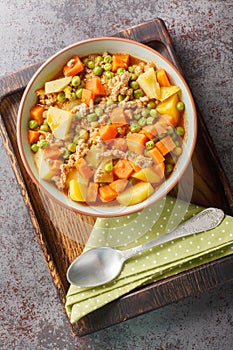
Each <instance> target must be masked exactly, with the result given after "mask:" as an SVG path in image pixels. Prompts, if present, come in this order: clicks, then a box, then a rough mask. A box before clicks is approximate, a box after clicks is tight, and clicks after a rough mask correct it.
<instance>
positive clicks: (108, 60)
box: [104, 55, 112, 63]
mask: <svg viewBox="0 0 233 350" xmlns="http://www.w3.org/2000/svg"><path fill="white" fill-rule="evenodd" d="M110 62H112V56H110V55H106V56H105V57H104V63H110Z"/></svg>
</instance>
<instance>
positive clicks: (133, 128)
mask: <svg viewBox="0 0 233 350" xmlns="http://www.w3.org/2000/svg"><path fill="white" fill-rule="evenodd" d="M140 130H141V127H140V125H139V124H138V123H132V124H131V125H130V131H131V132H139V131H140Z"/></svg>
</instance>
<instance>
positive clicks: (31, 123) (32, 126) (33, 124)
mask: <svg viewBox="0 0 233 350" xmlns="http://www.w3.org/2000/svg"><path fill="white" fill-rule="evenodd" d="M28 126H29V129H31V130H33V129H35V128H37V127H38V122H37V120H34V119H32V120H29V122H28Z"/></svg>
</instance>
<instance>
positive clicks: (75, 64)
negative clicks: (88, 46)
mask: <svg viewBox="0 0 233 350" xmlns="http://www.w3.org/2000/svg"><path fill="white" fill-rule="evenodd" d="M83 69H84V64H83V63H82V61H81V60H80V58H79V57H78V56H77V55H76V56H74V57H72V58H71V59H70V60H69V61H68V62H67V64H66V65H65V66H64V68H63V71H64V74H65V75H66V76H67V77H70V76H74V75H76V74H78V73H80V72H81V71H82V70H83Z"/></svg>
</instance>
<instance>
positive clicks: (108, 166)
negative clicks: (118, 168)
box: [104, 163, 113, 173]
mask: <svg viewBox="0 0 233 350" xmlns="http://www.w3.org/2000/svg"><path fill="white" fill-rule="evenodd" d="M112 170H113V165H112V163H106V164H105V165H104V171H106V172H107V173H110V172H111V171H112Z"/></svg>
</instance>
